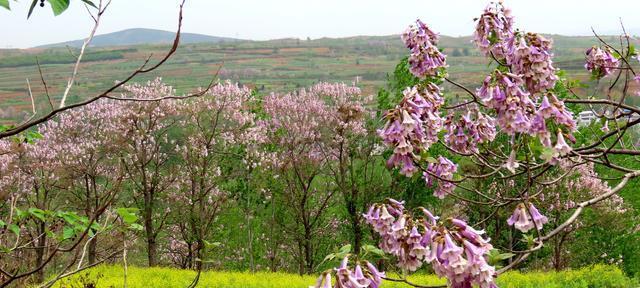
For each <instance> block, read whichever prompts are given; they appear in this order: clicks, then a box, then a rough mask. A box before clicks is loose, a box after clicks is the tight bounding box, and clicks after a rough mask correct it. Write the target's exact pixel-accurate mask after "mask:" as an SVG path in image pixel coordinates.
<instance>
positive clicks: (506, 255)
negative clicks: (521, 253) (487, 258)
mask: <svg viewBox="0 0 640 288" xmlns="http://www.w3.org/2000/svg"><path fill="white" fill-rule="evenodd" d="M513 256H516V254H513V253H501V254H499V255H498V259H500V260H507V259H510V258H512V257H513Z"/></svg>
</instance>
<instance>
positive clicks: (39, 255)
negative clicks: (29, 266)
mask: <svg viewBox="0 0 640 288" xmlns="http://www.w3.org/2000/svg"><path fill="white" fill-rule="evenodd" d="M39 222H40V223H39V225H38V236H40V238H38V241H36V243H37V244H36V245H37V246H36V249H35V250H36V267H40V266H41V265H42V263H43V261H44V249H45V246H46V245H47V234H46V233H45V223H44V221H39ZM35 276H36V279H35V280H36V282H37V283H42V282H43V281H44V269H40V270H38V272H36V275H35Z"/></svg>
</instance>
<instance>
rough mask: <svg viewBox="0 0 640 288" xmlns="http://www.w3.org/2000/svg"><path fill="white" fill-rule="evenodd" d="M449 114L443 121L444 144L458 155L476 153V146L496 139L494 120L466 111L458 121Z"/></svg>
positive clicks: (476, 112) (475, 112) (479, 113)
mask: <svg viewBox="0 0 640 288" xmlns="http://www.w3.org/2000/svg"><path fill="white" fill-rule="evenodd" d="M453 116H454V114H449V115H448V116H447V119H446V121H445V130H447V134H445V135H444V142H445V143H446V144H447V145H448V146H449V147H450V148H451V149H453V150H455V151H456V152H459V153H465V154H468V153H477V152H478V144H481V143H486V142H490V141H493V139H494V138H495V137H496V126H495V119H493V118H492V117H491V116H489V115H485V114H483V113H482V112H480V111H477V110H476V111H474V112H472V111H471V110H469V111H467V113H466V114H465V115H463V116H462V117H460V119H458V121H455V120H454V117H453Z"/></svg>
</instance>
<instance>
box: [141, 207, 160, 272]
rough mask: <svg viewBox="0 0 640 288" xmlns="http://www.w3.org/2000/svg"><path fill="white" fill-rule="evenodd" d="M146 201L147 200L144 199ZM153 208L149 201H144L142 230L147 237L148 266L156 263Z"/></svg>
mask: <svg viewBox="0 0 640 288" xmlns="http://www.w3.org/2000/svg"><path fill="white" fill-rule="evenodd" d="M145 198H146V197H145ZM145 202H147V201H145ZM152 212H153V208H152V207H151V205H150V204H149V203H145V207H144V230H145V232H146V233H145V236H146V238H147V260H148V265H149V267H153V266H156V265H158V260H157V255H158V247H157V243H156V234H155V231H154V229H153V218H152V216H153V215H152V214H153V213H152Z"/></svg>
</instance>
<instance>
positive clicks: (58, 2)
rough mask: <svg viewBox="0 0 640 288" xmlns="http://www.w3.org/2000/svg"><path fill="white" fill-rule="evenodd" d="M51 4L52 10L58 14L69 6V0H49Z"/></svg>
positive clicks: (54, 13)
mask: <svg viewBox="0 0 640 288" xmlns="http://www.w3.org/2000/svg"><path fill="white" fill-rule="evenodd" d="M48 1H49V4H51V10H53V15H55V16H58V15H60V14H61V13H62V12H64V10H67V8H69V0H48Z"/></svg>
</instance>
